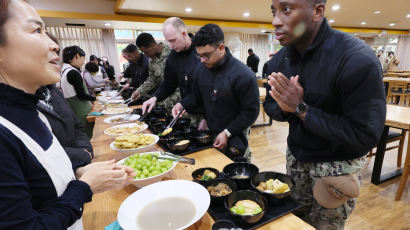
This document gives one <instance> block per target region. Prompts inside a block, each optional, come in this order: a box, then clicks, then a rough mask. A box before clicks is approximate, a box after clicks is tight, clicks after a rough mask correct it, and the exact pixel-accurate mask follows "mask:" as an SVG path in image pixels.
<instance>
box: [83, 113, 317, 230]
mask: <svg viewBox="0 0 410 230" xmlns="http://www.w3.org/2000/svg"><path fill="white" fill-rule="evenodd" d="M95 109H96V110H98V106H96V107H95ZM105 118H106V116H97V117H95V127H94V132H93V138H92V139H91V143H92V145H93V148H94V154H95V157H94V160H93V161H104V160H109V159H113V158H114V159H116V160H117V161H118V160H120V159H122V158H125V157H127V156H129V155H132V154H134V153H137V152H148V151H159V150H161V149H160V148H159V147H158V145H155V146H153V147H150V148H145V149H142V150H139V151H129V152H117V151H115V150H112V149H111V148H110V147H109V144H110V143H111V142H112V141H113V140H114V138H115V137H114V136H108V135H105V134H104V130H105V129H106V128H108V127H111V126H113V125H114V124H106V123H104V121H103V120H104V119H105ZM93 119H94V118H93ZM144 132H145V133H149V131H148V130H146V131H144ZM186 157H189V158H195V161H196V164H195V165H187V164H181V163H180V164H178V165H177V166H176V167H175V169H174V170H173V171H171V172H170V174H169V177H168V178H166V179H185V180H192V177H191V173H192V172H193V171H194V170H195V169H197V168H201V167H213V168H216V169H218V170H220V171H222V169H223V167H224V166H225V165H227V164H229V163H231V160H230V159H229V158H227V157H226V156H225V155H223V154H221V153H220V152H219V151H217V150H216V149H213V148H210V149H206V150H202V151H199V152H195V153H192V154H189V155H186ZM137 190H138V188H136V187H135V186H133V185H129V186H127V187H125V188H123V189H121V190H119V191H108V192H104V193H100V194H96V195H94V196H93V200H92V202H90V203H87V204H86V205H85V207H84V213H83V223H84V229H85V230H94V229H104V227H105V226H107V225H109V224H111V223H112V222H114V221H115V220H116V219H117V212H118V209H119V207H120V205H121V203H122V202H123V201H124V200H125V199H126V198H127V197H128V196H129V195H131V194H132V193H133V192H135V191H137ZM213 223H214V220H213V219H212V218H211V216H210V215H209V214H208V213H206V214H205V215H204V216H203V218H202V219H201V220H199V221H198V222H197V223H195V224H194V225H192V226H191V227H190V228H188V229H206V230H208V229H211V226H212V224H213ZM258 229H291V230H293V229H294V230H301V229H306V230H307V229H314V228H313V227H312V226H310V225H308V224H307V223H305V222H304V221H302V220H301V219H299V218H298V217H296V216H295V215H293V214H291V213H289V214H287V215H285V216H283V217H280V218H279V219H276V220H274V221H272V222H270V223H269V224H266V225H264V226H262V227H260V228H258Z"/></svg>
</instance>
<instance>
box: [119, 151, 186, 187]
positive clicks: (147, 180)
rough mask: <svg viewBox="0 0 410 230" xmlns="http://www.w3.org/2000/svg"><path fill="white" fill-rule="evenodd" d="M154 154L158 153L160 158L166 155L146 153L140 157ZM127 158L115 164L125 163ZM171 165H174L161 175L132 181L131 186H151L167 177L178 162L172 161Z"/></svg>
mask: <svg viewBox="0 0 410 230" xmlns="http://www.w3.org/2000/svg"><path fill="white" fill-rule="evenodd" d="M154 153H158V154H159V156H160V157H162V156H165V157H166V155H163V154H161V152H146V153H140V155H144V154H154ZM128 158H129V157H126V158H124V159H122V160H120V161H118V162H117V164H122V163H124V161H125V160H126V159H128ZM158 161H164V160H161V159H158ZM173 163H174V164H173V165H172V167H171V168H170V169H168V171H166V172H163V173H161V174H158V175H155V176H153V177H147V178H144V179H134V182H132V184H133V185H135V186H136V187H139V188H142V187H144V186H147V185H150V184H153V183H155V182H158V181H161V180H162V178H164V177H165V176H167V175H168V173H169V172H171V171H172V170H173V169H174V168H175V166H176V165H177V164H178V162H176V161H174V162H173Z"/></svg>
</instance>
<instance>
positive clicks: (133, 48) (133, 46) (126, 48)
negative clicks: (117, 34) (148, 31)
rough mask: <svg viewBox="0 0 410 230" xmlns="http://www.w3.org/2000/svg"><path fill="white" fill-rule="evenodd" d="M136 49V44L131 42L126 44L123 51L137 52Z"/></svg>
mask: <svg viewBox="0 0 410 230" xmlns="http://www.w3.org/2000/svg"><path fill="white" fill-rule="evenodd" d="M137 50H138V48H137V46H135V45H133V44H129V45H127V47H125V53H129V54H132V53H135V52H137Z"/></svg>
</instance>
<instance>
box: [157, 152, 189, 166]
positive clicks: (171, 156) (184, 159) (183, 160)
mask: <svg viewBox="0 0 410 230" xmlns="http://www.w3.org/2000/svg"><path fill="white" fill-rule="evenodd" d="M161 155H165V156H166V157H160V156H155V155H153V156H154V157H155V158H157V159H161V160H170V161H177V162H181V163H184V164H190V165H194V164H195V159H193V158H187V157H182V156H178V155H175V154H172V153H167V152H161Z"/></svg>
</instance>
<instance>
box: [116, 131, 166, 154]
mask: <svg viewBox="0 0 410 230" xmlns="http://www.w3.org/2000/svg"><path fill="white" fill-rule="evenodd" d="M143 135H149V136H154V138H155V140H154V143H152V144H150V145H147V146H144V147H139V148H136V149H117V148H116V147H115V146H114V143H115V141H113V142H111V144H110V148H111V149H113V150H116V151H136V150H140V149H145V148H149V147H151V146H153V145H155V144H156V143H157V142H158V141H159V136H157V135H154V134H143Z"/></svg>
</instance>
